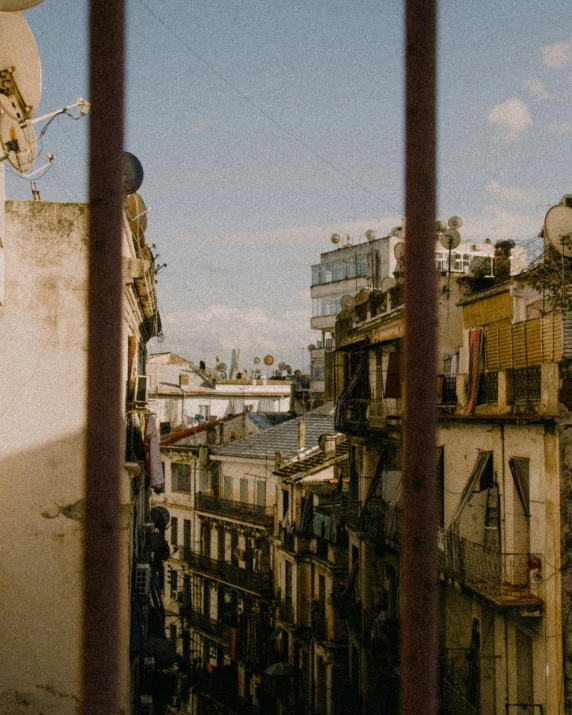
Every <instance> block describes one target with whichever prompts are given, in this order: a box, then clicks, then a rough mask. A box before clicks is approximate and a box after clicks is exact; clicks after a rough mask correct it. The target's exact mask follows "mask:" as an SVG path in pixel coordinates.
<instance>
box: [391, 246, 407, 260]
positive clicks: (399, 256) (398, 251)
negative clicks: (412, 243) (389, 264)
mask: <svg viewBox="0 0 572 715" xmlns="http://www.w3.org/2000/svg"><path fill="white" fill-rule="evenodd" d="M393 255H394V256H395V259H396V260H397V261H399V263H403V262H404V261H405V244H404V243H403V241H400V242H399V243H396V244H395V246H394V247H393Z"/></svg>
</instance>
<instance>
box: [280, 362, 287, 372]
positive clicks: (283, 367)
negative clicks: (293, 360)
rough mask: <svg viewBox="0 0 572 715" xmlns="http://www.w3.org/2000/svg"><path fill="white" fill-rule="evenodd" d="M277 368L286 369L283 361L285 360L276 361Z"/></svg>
mask: <svg viewBox="0 0 572 715" xmlns="http://www.w3.org/2000/svg"><path fill="white" fill-rule="evenodd" d="M278 369H279V370H286V363H285V362H281V363H278Z"/></svg>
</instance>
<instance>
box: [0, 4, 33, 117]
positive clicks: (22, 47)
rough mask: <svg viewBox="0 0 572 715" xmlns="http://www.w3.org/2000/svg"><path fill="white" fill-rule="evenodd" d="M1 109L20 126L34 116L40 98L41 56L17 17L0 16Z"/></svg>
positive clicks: (26, 29)
mask: <svg viewBox="0 0 572 715" xmlns="http://www.w3.org/2000/svg"><path fill="white" fill-rule="evenodd" d="M0 1H3V0H0ZM0 37H1V38H2V42H1V43H0V84H1V86H2V90H3V93H2V94H0V109H1V110H2V112H3V113H5V114H7V115H8V116H9V117H12V119H15V120H17V121H19V122H21V121H24V120H26V119H30V118H31V117H33V116H34V114H35V113H36V110H37V109H38V104H39V103H40V97H41V95H42V69H41V64H40V54H39V52H38V48H37V46H36V41H35V40H34V36H33V35H32V31H31V30H30V28H29V26H28V23H27V22H26V20H24V17H23V16H22V15H20V14H19V13H14V12H7V13H0Z"/></svg>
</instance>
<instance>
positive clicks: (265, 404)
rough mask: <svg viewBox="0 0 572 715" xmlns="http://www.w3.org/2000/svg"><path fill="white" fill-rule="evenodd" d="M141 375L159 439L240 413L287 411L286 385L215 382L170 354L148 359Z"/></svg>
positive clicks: (288, 389) (245, 380) (242, 380)
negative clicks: (159, 428)
mask: <svg viewBox="0 0 572 715" xmlns="http://www.w3.org/2000/svg"><path fill="white" fill-rule="evenodd" d="M147 372H148V375H147V390H148V393H149V400H150V405H151V408H152V409H153V411H154V412H155V413H156V414H157V418H158V421H159V423H160V427H161V430H162V432H163V433H164V434H166V433H168V432H170V431H173V432H174V431H177V430H181V429H185V428H187V427H192V426H193V425H196V424H199V423H203V422H209V421H211V420H217V419H221V418H223V417H228V416H229V415H238V414H241V413H242V412H244V411H251V412H289V411H290V410H291V409H292V381H290V380H272V379H270V380H269V379H267V378H266V377H265V376H262V377H259V378H253V379H251V378H248V377H246V376H242V377H240V378H236V379H225V380H220V379H217V378H214V377H212V376H210V375H207V373H206V372H205V371H204V370H201V369H200V368H199V367H197V366H196V365H194V364H193V363H192V362H191V361H190V360H187V359H186V358H183V357H181V356H179V355H175V354H174V353H157V354H155V355H150V356H149V359H148V361H147Z"/></svg>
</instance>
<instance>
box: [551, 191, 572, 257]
mask: <svg viewBox="0 0 572 715" xmlns="http://www.w3.org/2000/svg"><path fill="white" fill-rule="evenodd" d="M544 232H545V234H546V235H547V236H548V240H549V241H550V243H551V244H552V245H553V246H554V248H555V249H556V250H557V251H558V252H559V253H563V254H564V255H565V256H568V258H570V257H571V256H572V208H570V207H569V206H563V205H562V204H558V205H557V206H553V207H552V208H551V209H548V213H547V214H546V218H545V219H544Z"/></svg>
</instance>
